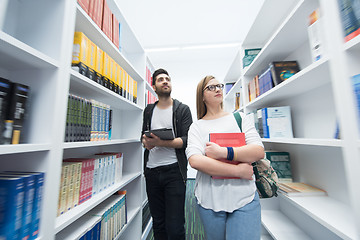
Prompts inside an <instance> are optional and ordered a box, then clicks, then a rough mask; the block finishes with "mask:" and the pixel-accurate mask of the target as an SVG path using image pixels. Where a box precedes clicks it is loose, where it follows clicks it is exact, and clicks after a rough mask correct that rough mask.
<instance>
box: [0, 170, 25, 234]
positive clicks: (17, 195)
mask: <svg viewBox="0 0 360 240" xmlns="http://www.w3.org/2000/svg"><path fill="white" fill-rule="evenodd" d="M24 196H25V183H24V179H23V178H22V177H21V176H7V175H2V176H0V216H1V217H0V238H1V239H20V231H21V226H22V223H21V221H22V212H23V208H24Z"/></svg>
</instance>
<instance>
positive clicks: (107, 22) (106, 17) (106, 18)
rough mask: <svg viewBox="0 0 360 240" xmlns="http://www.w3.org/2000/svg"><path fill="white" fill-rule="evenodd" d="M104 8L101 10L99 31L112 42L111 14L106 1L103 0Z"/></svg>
mask: <svg viewBox="0 0 360 240" xmlns="http://www.w3.org/2000/svg"><path fill="white" fill-rule="evenodd" d="M103 6H104V8H103V16H102V17H103V18H102V27H101V30H102V31H103V32H104V33H105V35H106V36H107V37H108V38H109V39H110V41H111V40H112V13H111V10H110V8H109V5H108V4H107V2H106V0H104V5H103Z"/></svg>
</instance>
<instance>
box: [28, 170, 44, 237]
mask: <svg viewBox="0 0 360 240" xmlns="http://www.w3.org/2000/svg"><path fill="white" fill-rule="evenodd" d="M44 178H45V173H37V174H36V175H35V198H34V200H35V201H34V207H33V215H32V224H31V225H32V227H31V237H30V239H31V240H32V239H36V238H37V237H38V235H39V227H40V213H41V204H42V198H43V192H44Z"/></svg>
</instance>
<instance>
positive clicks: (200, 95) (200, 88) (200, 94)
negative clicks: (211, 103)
mask: <svg viewBox="0 0 360 240" xmlns="http://www.w3.org/2000/svg"><path fill="white" fill-rule="evenodd" d="M214 78H215V77H214V76H206V77H204V78H203V79H201V81H200V82H199V83H198V85H197V88H196V112H197V119H202V118H203V117H204V116H205V115H206V112H207V108H206V104H205V103H204V88H205V86H206V84H208V82H209V81H210V80H211V79H214ZM222 107H223V103H221V108H222Z"/></svg>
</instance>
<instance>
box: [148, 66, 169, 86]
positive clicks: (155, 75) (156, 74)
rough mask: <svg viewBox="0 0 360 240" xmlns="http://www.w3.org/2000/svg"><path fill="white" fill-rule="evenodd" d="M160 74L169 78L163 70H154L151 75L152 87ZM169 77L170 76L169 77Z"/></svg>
mask: <svg viewBox="0 0 360 240" xmlns="http://www.w3.org/2000/svg"><path fill="white" fill-rule="evenodd" d="M160 74H166V75H168V76H169V74H168V72H167V71H166V70H165V69H162V68H159V69H158V70H156V71H155V72H154V73H153V75H152V85H155V80H156V77H157V76H158V75H160ZM169 77H170V76H169Z"/></svg>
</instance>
